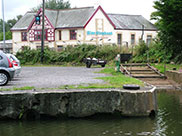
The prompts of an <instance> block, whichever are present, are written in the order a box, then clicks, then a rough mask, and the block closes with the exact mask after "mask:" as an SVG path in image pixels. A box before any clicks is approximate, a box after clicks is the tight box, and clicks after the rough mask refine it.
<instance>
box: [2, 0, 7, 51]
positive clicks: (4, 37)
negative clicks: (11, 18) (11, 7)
mask: <svg viewBox="0 0 182 136" xmlns="http://www.w3.org/2000/svg"><path fill="white" fill-rule="evenodd" d="M2 15H3V51H4V52H5V39H6V35H5V21H4V0H2Z"/></svg>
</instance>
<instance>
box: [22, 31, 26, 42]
mask: <svg viewBox="0 0 182 136" xmlns="http://www.w3.org/2000/svg"><path fill="white" fill-rule="evenodd" d="M25 33H26V40H24V38H23V36H24V34H25ZM21 41H27V32H21Z"/></svg>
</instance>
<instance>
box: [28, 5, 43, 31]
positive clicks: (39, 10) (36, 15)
mask: <svg viewBox="0 0 182 136" xmlns="http://www.w3.org/2000/svg"><path fill="white" fill-rule="evenodd" d="M41 11H42V8H40V9H39V11H38V12H37V14H36V16H37V15H39V14H40V12H41ZM34 22H35V17H34V18H33V20H32V22H31V23H30V25H29V26H28V29H27V31H29V30H30V28H31V27H32V25H33V23H34Z"/></svg>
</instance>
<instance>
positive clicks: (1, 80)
mask: <svg viewBox="0 0 182 136" xmlns="http://www.w3.org/2000/svg"><path fill="white" fill-rule="evenodd" d="M8 81H9V76H8V74H7V73H6V72H0V86H3V85H6V84H7V83H8Z"/></svg>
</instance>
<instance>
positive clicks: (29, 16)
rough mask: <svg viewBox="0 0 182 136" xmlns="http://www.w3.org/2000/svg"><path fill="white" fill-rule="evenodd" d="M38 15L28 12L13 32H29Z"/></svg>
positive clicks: (13, 28)
mask: <svg viewBox="0 0 182 136" xmlns="http://www.w3.org/2000/svg"><path fill="white" fill-rule="evenodd" d="M34 15H36V13H34V12H27V13H26V14H25V15H24V16H23V17H22V18H21V19H20V20H19V21H18V22H17V23H16V24H15V25H14V26H13V27H12V28H11V30H27V29H28V26H29V25H30V23H31V21H32V20H33V18H34Z"/></svg>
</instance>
